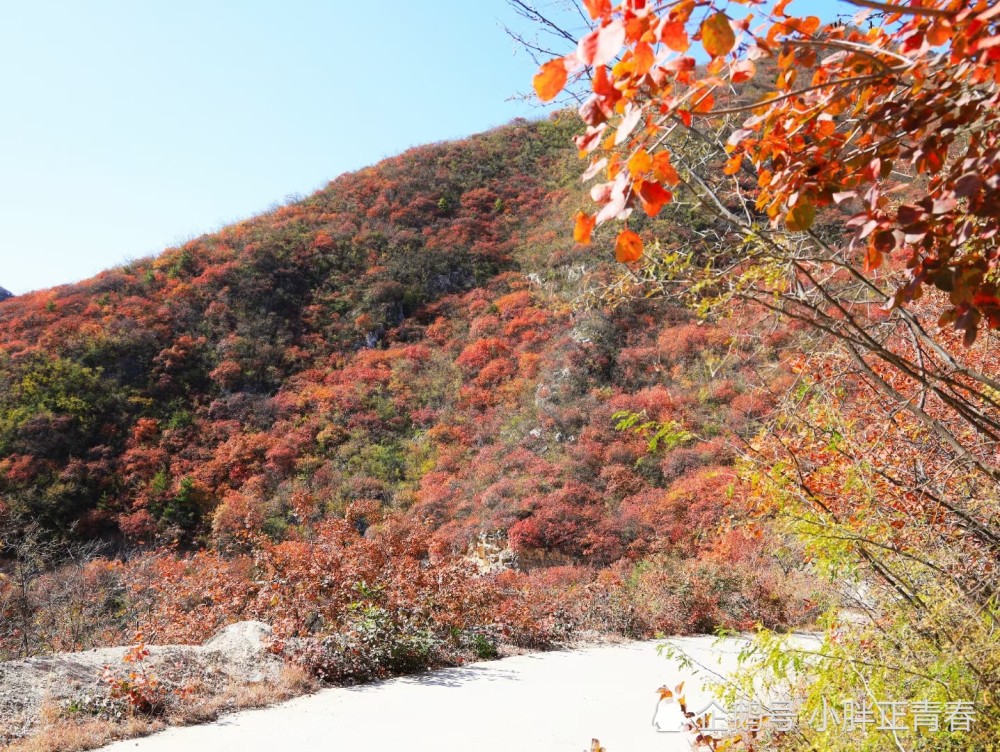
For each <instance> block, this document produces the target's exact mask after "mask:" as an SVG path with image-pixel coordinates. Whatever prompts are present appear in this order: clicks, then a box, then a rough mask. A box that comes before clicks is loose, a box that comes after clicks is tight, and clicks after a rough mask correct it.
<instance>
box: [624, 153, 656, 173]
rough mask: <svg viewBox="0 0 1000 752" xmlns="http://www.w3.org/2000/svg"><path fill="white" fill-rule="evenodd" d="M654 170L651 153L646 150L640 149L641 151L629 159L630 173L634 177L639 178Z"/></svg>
mask: <svg viewBox="0 0 1000 752" xmlns="http://www.w3.org/2000/svg"><path fill="white" fill-rule="evenodd" d="M652 169H653V158H652V157H651V156H649V152H648V151H646V150H645V149H639V151H637V152H636V153H635V154H633V155H632V156H631V157H629V160H628V172H629V175H631V176H632V177H634V178H637V177H639V176H640V175H643V174H645V173H647V172H649V171H650V170H652Z"/></svg>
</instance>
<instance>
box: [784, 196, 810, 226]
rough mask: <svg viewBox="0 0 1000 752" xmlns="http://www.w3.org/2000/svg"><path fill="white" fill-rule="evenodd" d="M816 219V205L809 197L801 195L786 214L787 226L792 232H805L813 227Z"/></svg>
mask: <svg viewBox="0 0 1000 752" xmlns="http://www.w3.org/2000/svg"><path fill="white" fill-rule="evenodd" d="M815 219H816V207H815V206H813V205H812V202H811V201H809V199H807V198H804V197H800V198H799V200H798V201H797V202H795V206H793V207H792V208H791V209H790V210H789V212H788V214H787V215H785V226H787V227H788V229H789V230H791V231H792V232H805V231H806V230H808V229H809V228H810V227H812V223H813V220H815Z"/></svg>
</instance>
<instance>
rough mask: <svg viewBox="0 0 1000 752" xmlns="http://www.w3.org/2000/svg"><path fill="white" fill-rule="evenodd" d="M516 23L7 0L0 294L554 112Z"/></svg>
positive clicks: (246, 2)
mask: <svg viewBox="0 0 1000 752" xmlns="http://www.w3.org/2000/svg"><path fill="white" fill-rule="evenodd" d="M555 1H556V0H541V2H540V3H539V4H540V5H541V6H545V5H548V4H550V3H553V2H555ZM838 5H842V4H841V3H837V2H835V0H822V1H821V2H820V1H817V2H813V0H809V1H808V2H806V0H799V2H798V3H797V4H796V7H797V8H798V9H799V10H805V9H806V8H807V7H808V9H809V10H810V12H813V13H821V14H823V15H828V14H829V9H830V8H832V7H835V6H838ZM814 6H815V10H814V9H813V7H814ZM376 8H378V9H379V10H378V11H376V10H374V9H376ZM514 20H515V19H514V17H513V15H512V13H511V11H510V10H509V9H508V7H507V5H506V3H505V2H504V0H431V1H429V2H428V1H427V0H424V1H422V2H414V1H411V2H405V1H404V0H384V1H383V2H380V3H374V2H372V3H365V2H346V1H345V0H326V1H325V2H321V1H319V0H314V1H312V2H310V1H307V0H270V1H265V0H170V1H169V2H167V1H161V0H141V2H135V0H114V1H112V0H88V2H86V3H84V2H80V0H64V1H63V2H52V1H50V0H31V1H30V2H18V3H8V4H6V5H5V7H4V8H3V9H2V10H0V102H2V107H3V109H2V112H3V115H2V116H0V285H3V286H4V287H7V288H8V289H10V290H12V291H13V292H16V293H23V292H26V291H28V290H32V289H38V288H42V287H48V286H51V285H55V284H60V283H63V282H72V281H75V280H78V279H81V278H84V277H87V276H90V275H91V274H94V273H96V272H98V271H100V270H101V269H104V268H107V267H109V266H112V265H114V264H117V263H121V262H123V261H126V260H128V259H131V258H137V257H142V256H147V255H150V254H153V253H156V252H158V251H160V250H162V249H163V248H165V247H169V246H171V245H175V244H178V243H180V242H183V241H184V240H186V239H188V238H190V237H194V236H196V235H199V234H201V233H203V232H209V231H212V230H214V229H217V228H219V227H220V226H222V225H224V224H227V223H229V222H232V221H234V220H237V219H240V218H243V217H247V216H250V215H252V214H255V213H257V212H260V211H262V210H264V209H266V208H267V207H268V206H270V205H271V204H273V203H275V202H276V201H281V200H282V199H283V198H284V197H286V196H289V195H290V194H307V193H310V192H312V191H313V190H315V189H317V188H319V187H321V186H322V185H325V183H326V182H327V181H328V180H330V179H332V178H334V177H335V176H337V175H339V174H340V173H342V172H345V171H348V170H354V169H357V168H359V167H362V166H364V165H367V164H371V163H373V162H376V161H378V160H379V159H381V158H383V157H386V156H390V155H392V154H396V153H398V152H400V151H403V150H404V149H406V148H408V147H409V146H413V145H416V144H421V143H426V142H431V141H440V140H444V139H449V138H455V137H460V136H464V135H468V134H470V133H475V132H478V131H481V130H485V129H487V128H489V127H491V126H494V125H498V124H501V123H504V122H506V121H508V120H510V119H511V118H514V117H517V116H524V117H533V116H536V115H539V114H540V113H541V112H543V110H540V109H539V108H538V107H536V106H534V105H532V104H529V103H527V102H523V101H510V97H511V96H512V95H515V94H516V93H517V92H518V91H521V92H523V91H525V90H527V89H528V88H529V87H530V80H531V76H532V74H533V73H534V70H535V66H534V64H533V63H532V62H531V61H530V59H528V57H527V56H526V55H525V54H524V53H523V52H518V54H516V55H515V50H514V45H513V44H512V42H511V41H510V40H509V39H508V38H507V37H506V35H505V34H504V32H503V29H502V28H501V23H502V22H505V21H506V22H512V21H514Z"/></svg>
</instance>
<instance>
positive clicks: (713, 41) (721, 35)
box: [701, 12, 736, 57]
mask: <svg viewBox="0 0 1000 752" xmlns="http://www.w3.org/2000/svg"><path fill="white" fill-rule="evenodd" d="M701 43H702V46H704V48H705V51H706V52H707V53H708V54H709V55H711V56H712V57H721V56H722V55H725V54H726V53H728V52H729V51H730V50H731V49H733V45H735V44H736V34H734V33H733V27H732V26H730V25H729V17H728V16H727V15H726V14H725V13H722V12H719V13H715V14H714V15H711V16H709V17H708V18H706V19H705V20H704V21H703V22H702V24H701Z"/></svg>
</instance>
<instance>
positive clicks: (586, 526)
mask: <svg viewBox="0 0 1000 752" xmlns="http://www.w3.org/2000/svg"><path fill="white" fill-rule="evenodd" d="M573 128H575V122H574V120H573V119H572V118H564V117H556V118H554V119H552V120H548V121H542V122H537V123H527V122H516V123H514V124H512V125H510V126H507V127H504V128H500V129H498V130H495V131H491V132H489V133H486V134H482V135H479V136H475V137H472V138H469V139H467V140H465V141H461V142H455V143H449V144H437V145H433V146H427V147H421V148H418V149H414V150H411V151H409V152H407V153H406V154H403V155H401V156H399V157H396V158H393V159H389V160H386V161H385V162H382V163H380V164H379V165H377V166H375V167H371V168H367V169H365V170H361V171H360V172H357V173H354V174H350V175H344V176H341V177H340V178H338V179H337V180H335V181H333V182H332V183H331V184H330V185H329V186H328V187H327V188H325V189H323V190H321V191H319V192H317V193H316V194H314V195H313V196H311V197H309V198H307V199H305V200H303V201H300V202H297V203H294V204H290V205H288V206H283V207H281V208H278V209H275V210H274V211H272V212H269V213H267V214H265V215H262V216H260V217H257V218H255V219H252V220H249V221H246V222H241V223H239V224H236V225H233V226H231V227H227V228H225V229H223V230H221V231H220V232H218V233H215V234H211V235H206V236H203V237H201V238H198V239H196V240H193V241H191V242H190V243H187V244H185V245H184V246H183V247H181V248H174V249H169V250H167V251H165V252H164V253H163V254H161V255H160V256H158V257H156V258H153V259H146V260H142V261H136V262H134V263H131V264H128V265H126V266H123V267H120V268H117V269H112V270H109V271H107V272H105V273H103V274H101V275H98V276H97V277H95V278H93V279H91V280H87V281H85V282H81V283H79V284H76V285H69V286H64V287H60V288H56V289H54V290H50V291H44V292H37V293H32V294H30V295H25V296H20V297H16V298H13V299H10V300H8V301H5V302H4V303H2V304H0V387H2V388H0V499H2V502H0V503H2V505H3V506H2V507H0V515H4V516H5V518H6V519H21V520H24V519H31V520H34V521H37V522H39V523H40V524H41V525H42V526H43V528H44V529H45V530H47V531H49V533H50V534H55V535H57V536H75V537H77V538H81V537H82V538H89V539H100V540H103V541H105V542H107V543H110V544H112V545H113V546H116V547H118V548H119V549H120V550H121V549H123V547H124V546H126V545H134V544H142V545H147V544H155V543H171V542H176V543H178V544H179V545H181V546H182V547H185V548H188V549H191V548H200V547H205V546H208V547H214V548H215V549H217V550H218V551H219V552H222V553H226V552H229V553H234V554H235V553H239V552H241V551H248V550H252V549H253V548H254V546H255V545H257V544H256V543H255V541H258V540H259V539H260V538H261V536H263V537H264V538H265V539H269V540H272V541H299V540H309V539H310V537H311V536H312V535H313V532H312V531H313V530H314V529H316V528H317V526H321V525H322V524H323V521H324V520H330V519H344V518H346V519H348V520H349V521H350V522H351V524H352V525H354V526H355V528H356V529H357V530H358V531H359V532H361V533H365V531H366V530H369V529H370V532H369V534H374V533H375V532H376V531H378V530H385V529H391V530H392V531H394V533H393V534H395V535H401V536H403V537H404V538H409V539H413V540H416V539H420V540H424V539H426V540H427V543H426V545H427V546H428V550H429V551H430V552H431V553H432V554H433V555H442V556H446V555H450V554H452V553H459V554H460V553H464V552H466V551H468V550H470V548H471V549H475V550H477V551H479V552H480V556H481V558H490V556H492V555H493V554H496V550H502V549H504V548H505V547H506V546H508V545H509V546H510V548H511V551H510V552H509V553H510V555H514V556H516V557H518V560H519V562H520V565H521V567H523V568H528V569H531V568H535V567H539V566H546V567H551V566H552V565H573V566H576V567H584V568H589V569H587V571H590V572H593V571H596V570H593V568H594V567H608V566H611V567H612V569H613V571H614V572H617V573H618V574H616V575H615V576H616V577H618V576H622V577H624V576H627V575H628V573H629V571H630V569H631V568H632V567H634V566H636V565H637V563H638V562H640V560H643V559H645V560H647V561H654V560H656V561H659V562H660V563H658V564H655V566H654V565H649V566H647V567H646V569H644V570H643V572H647V573H648V578H649V583H648V584H649V587H653V588H661V589H662V590H663V592H664V593H667V592H668V591H669V589H670V588H674V589H675V590H677V593H676V594H675V595H673V596H670V597H666V596H664V598H662V599H660V600H658V601H657V602H656V603H655V604H652V603H650V604H646V606H644V607H647V606H648V607H649V608H651V609H653V612H655V614H658V616H653V617H650V618H651V619H652V620H653V621H655V622H656V624H655V625H652V624H649V625H648V626H655V628H663V629H673V630H676V629H711V628H712V626H713V625H714V624H717V623H750V622H752V621H755V620H759V619H764V620H766V621H773V620H774V619H778V620H781V619H784V618H786V617H785V616H776V615H775V613H765V612H764V611H761V610H760V609H759V608H758V607H757V606H753V605H752V604H753V603H757V601H755V600H754V598H755V597H756V596H754V595H753V593H752V592H751V591H753V592H760V593H764V592H771V591H772V590H773V589H774V588H775V587H776V584H775V583H776V582H777V580H776V579H772V580H768V577H767V576H764V575H762V572H763V571H764V569H766V568H767V567H770V566H773V562H772V563H770V564H768V563H767V561H769V559H768V557H769V555H768V554H767V547H768V545H769V543H768V540H767V538H766V536H763V537H762V536H761V534H760V531H759V530H756V529H755V527H754V526H752V525H747V524H744V523H743V522H740V520H741V519H742V511H741V509H740V506H739V504H734V503H733V499H734V497H738V493H737V490H736V485H735V484H736V478H735V475H734V473H733V471H732V470H731V468H730V467H729V465H730V463H731V460H732V457H733V450H732V449H731V441H730V439H731V437H733V436H735V435H737V434H739V433H744V434H745V433H747V432H748V431H751V430H752V429H753V426H754V421H755V419H756V418H757V417H758V416H760V415H761V414H762V413H764V412H765V411H766V410H767V408H768V404H769V402H768V400H769V398H768V390H767V386H768V380H769V379H775V378H776V379H779V380H780V379H782V378H784V377H783V376H782V375H781V374H780V371H778V370H775V369H774V364H775V362H776V349H777V348H779V347H780V346H781V344H782V342H784V341H785V338H786V337H787V334H786V333H784V332H782V331H772V330H769V329H768V328H766V327H763V326H761V327H758V328H757V334H755V335H754V336H753V337H752V338H749V339H747V338H745V337H737V336H736V334H735V332H736V331H737V327H736V326H735V325H734V324H731V323H729V322H727V320H726V319H722V320H721V321H720V322H719V323H717V324H702V323H697V322H694V321H693V320H691V318H690V316H689V314H688V313H686V312H685V311H683V310H679V309H671V308H668V307H666V306H664V305H661V304H657V303H652V302H644V301H638V302H634V303H632V304H629V305H625V306H622V307H620V308H619V309H617V310H615V311H604V310H599V309H593V308H581V307H577V306H574V305H572V302H573V301H574V300H576V299H577V298H578V297H580V296H581V295H582V294H584V293H585V292H586V291H587V290H588V289H591V288H593V287H595V286H599V285H600V284H601V283H602V280H604V279H607V278H608V276H609V274H610V268H609V266H608V264H607V263H605V262H604V261H603V260H602V259H603V258H605V257H606V254H605V255H603V256H602V255H601V254H600V253H597V254H595V253H593V252H592V251H586V250H582V249H579V248H577V247H574V246H573V243H572V239H571V238H570V237H569V236H570V232H569V227H568V224H569V217H570V216H571V214H572V210H573V208H575V206H576V205H578V204H579V203H580V202H582V200H583V199H582V197H581V188H580V187H579V183H578V182H577V181H576V180H575V179H574V172H575V169H576V156H575V154H574V153H573V149H572V147H571V146H569V144H570V136H571V134H572V130H573ZM699 221H702V220H700V219H698V218H695V219H694V220H692V221H691V222H688V223H685V224H671V223H670V220H668V219H663V220H660V221H658V223H651V222H650V221H649V220H646V223H647V229H652V230H655V231H656V232H657V233H658V234H660V235H661V236H667V235H673V236H674V237H677V238H681V237H683V236H684V235H685V234H688V233H690V232H692V231H694V230H695V229H697V225H698V222H699ZM740 315H741V316H743V323H744V324H745V320H746V316H747V315H748V314H746V313H745V312H742V313H740ZM769 373H770V374H771V375H770V376H767V374H769ZM623 416H624V417H628V416H632V419H631V420H630V421H625V423H628V424H629V425H630V426H631V427H629V426H627V425H625V423H623ZM617 429H627V430H617ZM654 436H655V437H656V438H654ZM720 524H721V525H723V527H724V529H722V530H721V531H720V530H719V526H720ZM505 541H506V542H505ZM490 551H492V552H493V554H490V553H488V552H490ZM484 552H486V553H484ZM504 555H505V556H507V555H508V554H504ZM650 557H653V558H650ZM671 562H673V563H671ZM680 562H689V563H690V564H684V565H683V566H681V564H680ZM697 562H709V563H710V565H709V564H706V565H705V566H707V567H708V568H707V569H706V568H704V567H702V568H701V569H699V568H698V567H699V566H701V565H700V564H697ZM711 562H714V563H711ZM761 562H764V563H761ZM650 567H651V568H650ZM574 571H577V570H571V569H550V570H549V574H548V575H546V576H549V577H550V578H555V579H552V582H553V583H557V582H567V583H568V582H570V581H575V580H574V578H576V579H579V577H581V576H582V577H584V578H586V577H593V576H594V575H593V574H592V573H591V574H587V575H582V574H573V572H574ZM644 576H645V575H644ZM776 577H777V575H776ZM559 578H563V580H560V579H559ZM566 578H569V579H566ZM657 578H660V579H659V580H658V579H657ZM657 582H659V585H657V584H656V583H657ZM685 582H686V583H687V585H684V583H685ZM669 583H672V584H669ZM668 584H669V587H668ZM703 586H704V588H706V589H707V591H708V592H707V593H706V594H705V595H704V596H703V595H702V594H701V592H700V589H701V588H702V587H703ZM684 587H687V588H688V590H684ZM678 588H679V589H678ZM692 588H693V590H692ZM682 592H686V593H688V595H681V594H680V593H682ZM691 593H693V595H691ZM684 598H686V599H687V601H686V602H685V603H684V604H681V602H680V600H679V599H684ZM692 598H693V600H692ZM748 598H749V600H748ZM727 599H729V600H727ZM741 599H742V600H741ZM779 601H780V599H777V600H774V601H773V603H779ZM748 603H749V604H751V606H752V607H751V606H748V605H747V604H748ZM758 605H759V603H758ZM776 608H778V610H779V611H780V608H781V607H780V606H776ZM734 614H735V615H736V616H735V617H734ZM262 618H264V617H262ZM733 618H736V619H737V622H733V621H732V619H733ZM657 620H659V621H657ZM664 620H666V621H664ZM643 623H644V624H646V623H647V622H643ZM645 628H647V627H645V626H644V627H642V628H640V631H641V630H642V629H645Z"/></svg>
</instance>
